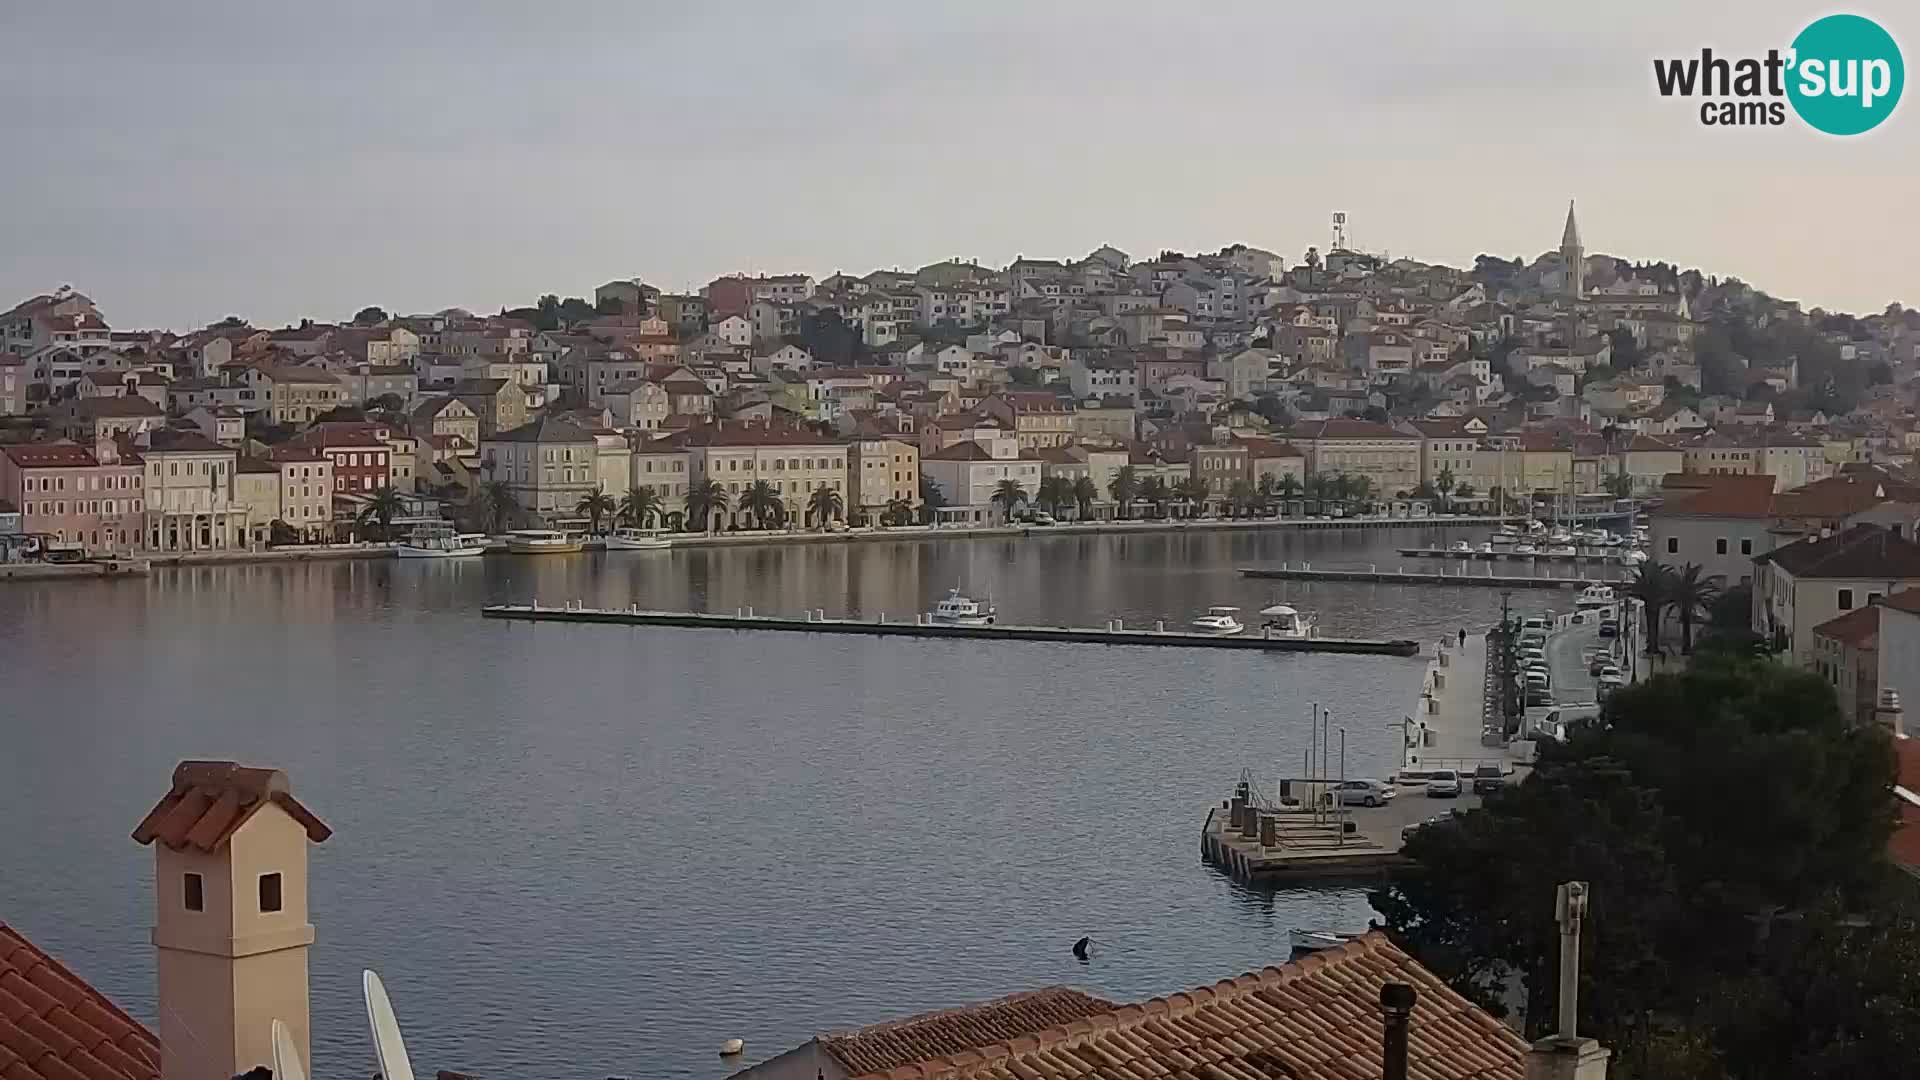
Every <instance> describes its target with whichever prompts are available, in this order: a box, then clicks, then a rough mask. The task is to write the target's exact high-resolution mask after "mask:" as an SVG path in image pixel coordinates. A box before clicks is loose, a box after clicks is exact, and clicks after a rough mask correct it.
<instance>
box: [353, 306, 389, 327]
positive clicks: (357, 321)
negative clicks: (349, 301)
mask: <svg viewBox="0 0 1920 1080" xmlns="http://www.w3.org/2000/svg"><path fill="white" fill-rule="evenodd" d="M386 321H387V313H386V310H385V309H383V308H380V307H376V306H373V305H368V306H367V307H363V308H361V309H360V310H359V311H356V312H354V313H353V325H355V326H377V325H379V324H380V323H383V322H386Z"/></svg>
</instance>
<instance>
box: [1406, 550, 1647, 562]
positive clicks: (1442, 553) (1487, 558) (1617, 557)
mask: <svg viewBox="0 0 1920 1080" xmlns="http://www.w3.org/2000/svg"><path fill="white" fill-rule="evenodd" d="M1626 550H1627V549H1626V548H1612V549H1608V548H1589V549H1586V550H1583V551H1581V552H1579V553H1577V554H1574V555H1549V554H1547V553H1546V552H1544V551H1540V552H1534V553H1533V554H1530V555H1528V554H1522V553H1520V552H1516V551H1513V550H1512V549H1507V550H1501V549H1499V548H1495V549H1494V550H1492V551H1481V550H1479V549H1477V548H1476V549H1475V550H1473V551H1460V550H1457V549H1454V548H1435V547H1404V548H1401V549H1400V554H1402V555H1405V556H1406V557H1408V558H1410V559H1451V560H1453V561H1455V562H1475V561H1479V562H1502V561H1505V562H1526V563H1555V562H1559V563H1573V564H1574V565H1575V566H1578V565H1580V564H1582V563H1590V564H1594V565H1603V566H1624V565H1626Z"/></svg>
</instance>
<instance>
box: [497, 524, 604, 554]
mask: <svg viewBox="0 0 1920 1080" xmlns="http://www.w3.org/2000/svg"><path fill="white" fill-rule="evenodd" d="M586 546H587V541H586V538H585V537H583V536H580V535H578V534H575V533H564V532H561V531H560V530H558V529H515V530H514V531H512V532H510V533H508V534H507V550H508V551H511V552H513V553H514V554H516V555H570V554H573V553H574V552H578V551H584V550H586Z"/></svg>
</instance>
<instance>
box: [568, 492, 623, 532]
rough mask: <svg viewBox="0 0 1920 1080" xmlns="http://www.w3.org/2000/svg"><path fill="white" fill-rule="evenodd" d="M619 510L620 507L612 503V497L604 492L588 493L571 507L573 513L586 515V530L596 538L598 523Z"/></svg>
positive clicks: (598, 529)
mask: <svg viewBox="0 0 1920 1080" xmlns="http://www.w3.org/2000/svg"><path fill="white" fill-rule="evenodd" d="M619 509H620V505H619V504H618V503H616V502H614V500H613V496H611V495H609V494H607V493H606V492H604V491H592V492H588V493H587V494H586V495H585V496H583V497H582V498H581V499H580V501H579V502H577V503H575V504H574V506H573V512H574V513H576V514H584V515H586V518H587V530H588V531H589V532H591V533H593V534H594V535H596V536H598V535H599V534H600V523H601V522H602V521H604V520H606V519H607V518H610V517H612V516H613V515H614V512H615V511H617V510H619Z"/></svg>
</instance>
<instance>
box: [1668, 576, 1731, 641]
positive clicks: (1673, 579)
mask: <svg viewBox="0 0 1920 1080" xmlns="http://www.w3.org/2000/svg"><path fill="white" fill-rule="evenodd" d="M1725 580H1726V579H1725V578H1724V577H1722V576H1720V575H1718V574H1715V575H1713V576H1711V577H1705V576H1702V572H1701V569H1700V566H1699V564H1697V563H1688V564H1687V565H1686V566H1685V567H1682V568H1681V570H1680V572H1679V573H1676V574H1673V575H1671V576H1670V577H1669V578H1668V583H1667V600H1668V601H1669V602H1670V603H1672V604H1673V608H1674V610H1675V611H1676V612H1678V613H1679V616H1680V651H1681V652H1682V653H1691V652H1692V651H1693V620H1694V619H1695V618H1697V617H1698V616H1700V615H1701V614H1703V613H1704V612H1706V611H1708V610H1709V609H1711V608H1712V607H1713V602H1714V601H1715V600H1717V599H1719V597H1720V585H1721V583H1722V582H1723V581H1725Z"/></svg>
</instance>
